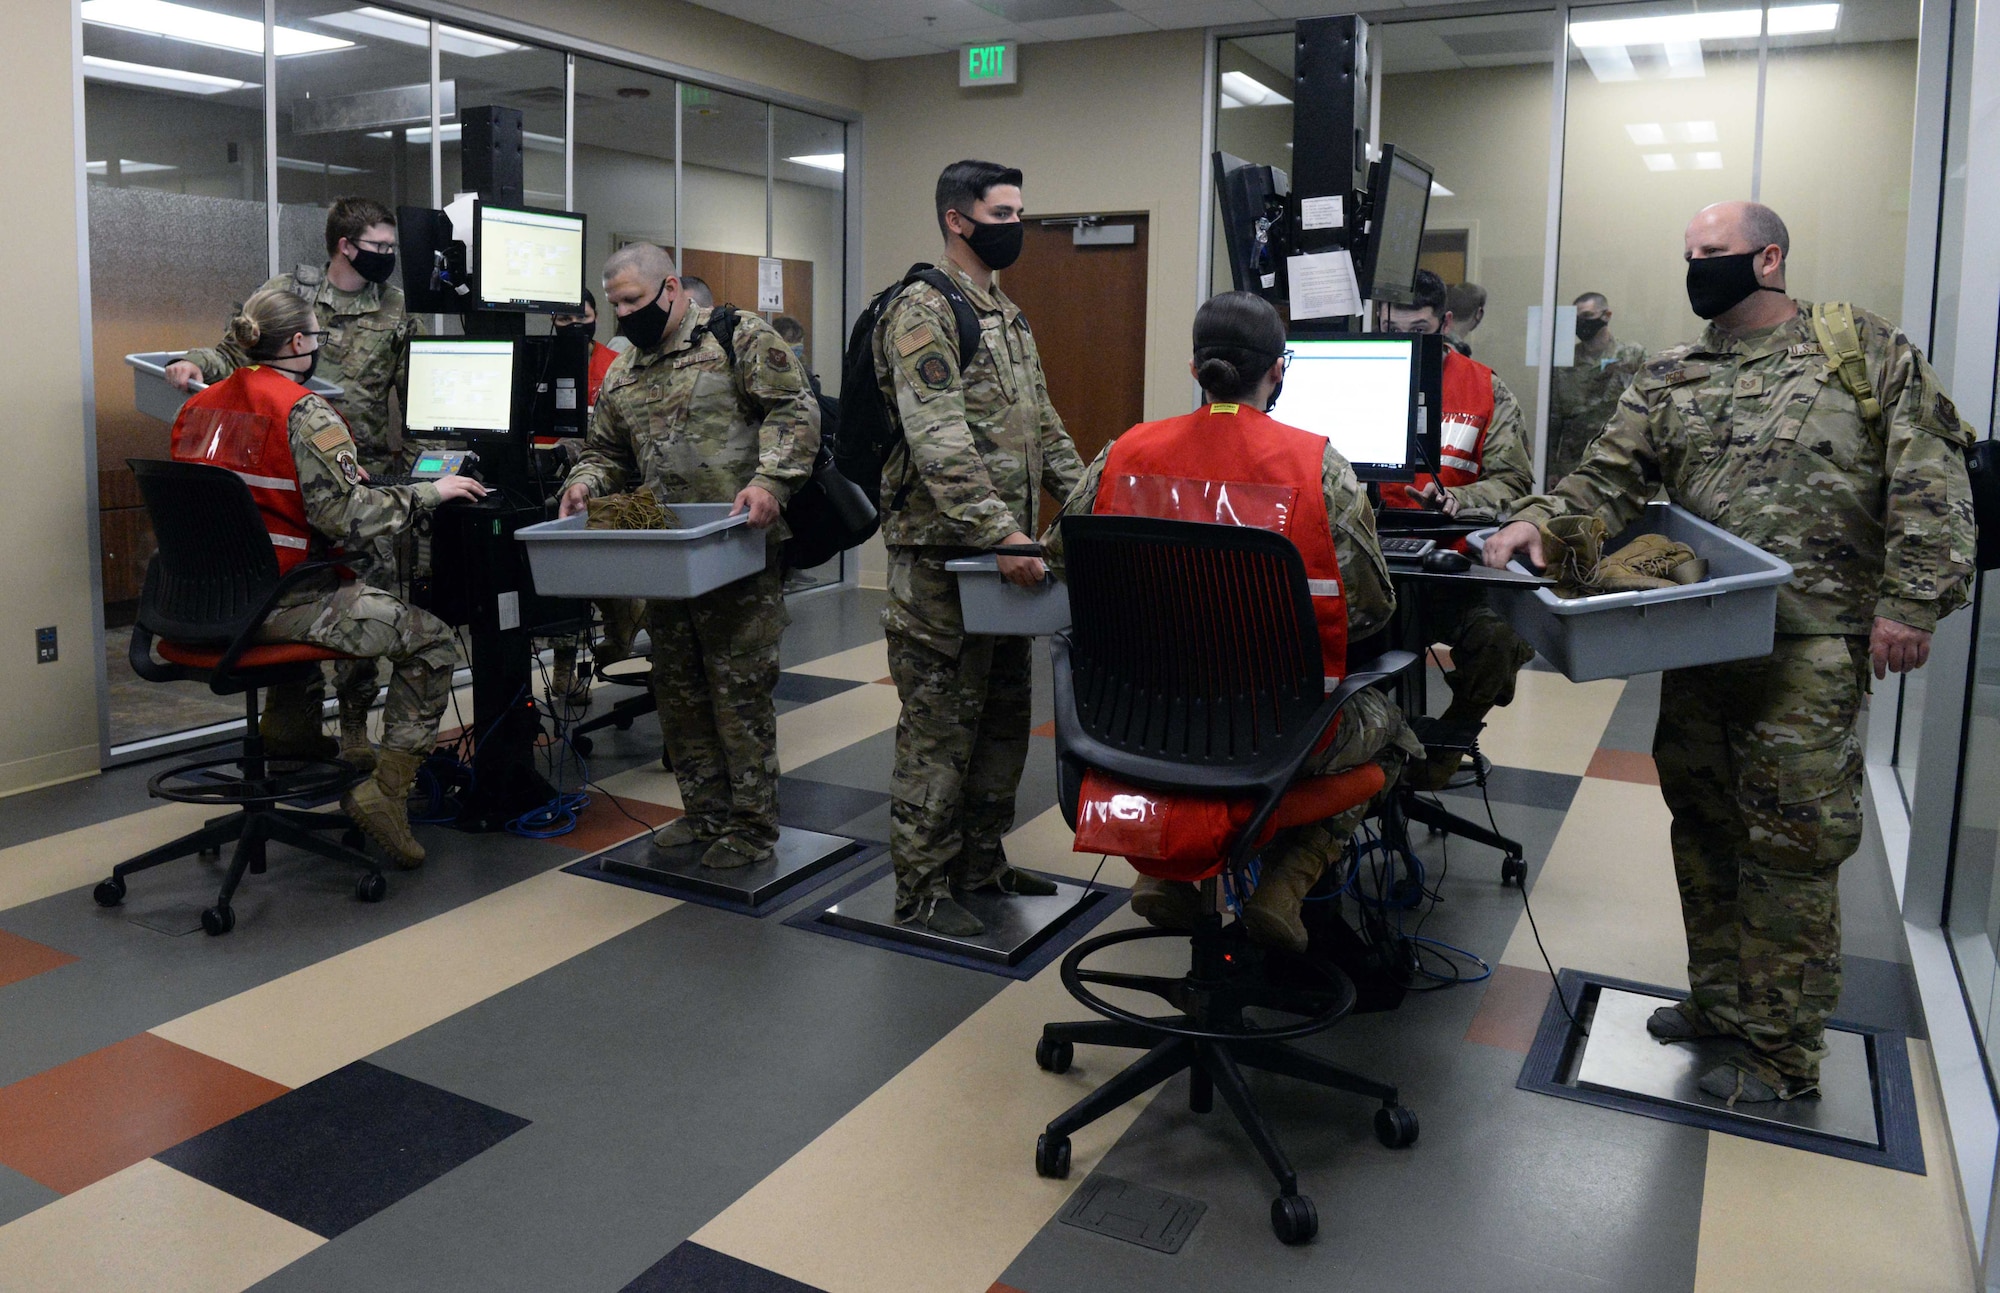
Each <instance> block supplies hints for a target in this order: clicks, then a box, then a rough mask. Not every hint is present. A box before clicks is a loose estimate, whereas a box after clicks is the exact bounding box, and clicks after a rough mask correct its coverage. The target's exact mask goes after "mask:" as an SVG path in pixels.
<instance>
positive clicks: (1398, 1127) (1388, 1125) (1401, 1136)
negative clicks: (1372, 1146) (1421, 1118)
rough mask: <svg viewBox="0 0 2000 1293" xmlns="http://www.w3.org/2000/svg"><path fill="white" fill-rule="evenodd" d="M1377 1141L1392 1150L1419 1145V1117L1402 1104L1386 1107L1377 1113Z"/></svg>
mask: <svg viewBox="0 0 2000 1293" xmlns="http://www.w3.org/2000/svg"><path fill="white" fill-rule="evenodd" d="M1375 1139H1377V1140H1379V1141H1381V1142H1382V1143H1383V1144H1384V1145H1387V1146H1388V1147H1389V1148H1390V1149H1408V1148H1409V1147H1410V1146H1412V1145H1414V1144H1416V1143H1417V1115H1416V1113H1415V1112H1414V1111H1412V1110H1410V1109H1406V1108H1404V1107H1403V1106H1402V1105H1400V1104H1390V1105H1384V1106H1382V1107H1381V1108H1380V1109H1377V1110H1376V1111H1375Z"/></svg>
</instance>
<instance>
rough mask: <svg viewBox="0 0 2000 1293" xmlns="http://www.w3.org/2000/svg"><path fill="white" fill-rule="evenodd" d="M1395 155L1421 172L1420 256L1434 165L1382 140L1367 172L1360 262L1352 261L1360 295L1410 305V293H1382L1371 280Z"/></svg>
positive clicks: (1377, 261) (1412, 299)
mask: <svg viewBox="0 0 2000 1293" xmlns="http://www.w3.org/2000/svg"><path fill="white" fill-rule="evenodd" d="M1399 159H1400V160H1402V161H1405V162H1408V163H1409V164H1410V165H1412V166H1414V167H1416V168H1417V169H1418V170H1420V171H1422V172H1423V173H1424V178H1425V184H1424V213H1423V218H1422V221H1421V223H1420V224H1419V226H1418V229H1417V248H1418V255H1419V257H1420V258H1421V256H1422V254H1423V241H1424V234H1423V231H1424V230H1425V229H1426V228H1429V226H1430V218H1431V192H1430V186H1431V185H1432V184H1433V183H1435V182H1436V180H1437V168H1436V167H1434V166H1432V165H1431V164H1430V163H1429V162H1427V161H1425V160H1424V159H1423V158H1421V157H1418V156H1417V155H1416V154H1414V153H1412V152H1410V151H1409V150H1408V149H1405V148H1402V147H1399V146H1398V145H1396V144H1384V145H1383V146H1382V155H1381V156H1380V157H1378V158H1376V159H1375V164H1374V166H1373V167H1372V168H1371V169H1370V170H1369V172H1368V199H1369V212H1368V233H1367V236H1366V237H1365V238H1364V239H1363V241H1362V245H1361V257H1360V263H1358V264H1357V265H1355V267H1354V274H1355V278H1356V279H1357V280H1358V286H1359V287H1360V289H1361V295H1362V297H1363V299H1365V300H1369V301H1376V302H1383V303H1387V304H1389V305H1413V304H1415V303H1416V302H1415V297H1414V294H1413V293H1411V292H1408V291H1404V290H1402V289H1400V288H1398V289H1393V290H1391V291H1390V292H1389V294H1388V295H1382V294H1381V293H1382V289H1381V286H1380V285H1379V284H1377V283H1376V281H1375V271H1376V269H1377V268H1378V267H1379V265H1380V262H1381V257H1382V235H1383V232H1384V231H1385V230H1386V229H1387V228H1388V224H1387V222H1386V221H1384V220H1383V218H1382V200H1383V197H1384V196H1385V195H1386V194H1387V193H1388V191H1389V175H1390V172H1391V171H1393V170H1394V169H1395V164H1396V162H1397V160H1399ZM1415 277H1416V275H1414V274H1412V275H1411V278H1412V279H1413V280H1414V279H1415Z"/></svg>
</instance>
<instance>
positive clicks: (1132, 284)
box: [1000, 215, 1147, 525]
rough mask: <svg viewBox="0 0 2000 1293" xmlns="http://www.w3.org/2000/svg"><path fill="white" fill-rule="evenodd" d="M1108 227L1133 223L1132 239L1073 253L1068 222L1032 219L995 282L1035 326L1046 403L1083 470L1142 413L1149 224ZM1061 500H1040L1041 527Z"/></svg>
mask: <svg viewBox="0 0 2000 1293" xmlns="http://www.w3.org/2000/svg"><path fill="white" fill-rule="evenodd" d="M1104 223H1106V224H1111V225H1132V226H1134V228H1133V240H1132V242H1131V243H1130V244H1129V245H1124V246H1106V247H1079V246H1077V245H1076V243H1075V239H1074V237H1073V230H1074V227H1075V226H1074V225H1073V224H1043V223H1042V222H1041V221H1040V220H1037V219H1032V218H1031V219H1030V220H1029V221H1028V229H1027V236H1026V238H1025V240H1024V242H1023V245H1022V248H1021V259H1020V261H1019V262H1017V263H1016V264H1015V265H1014V266H1013V267H1011V268H1009V269H1008V270H1006V271H1005V272H1004V273H1002V274H1001V275H1000V285H1001V287H1002V288H1003V289H1005V291H1006V293H1007V295H1008V296H1010V297H1012V298H1013V299H1014V301H1015V303H1016V304H1018V305H1019V306H1020V307H1021V310H1022V312H1023V313H1024V314H1026V315H1027V316H1028V325H1029V326H1030V327H1031V328H1033V329H1034V332H1035V343H1036V345H1037V346H1038V347H1039V348H1040V350H1041V353H1042V367H1043V369H1044V370H1046V371H1047V373H1048V377H1049V398H1050V400H1052V401H1053V402H1054V404H1055V406H1056V412H1058V413H1060V414H1062V419H1063V425H1065V426H1066V427H1068V428H1069V434H1070V438H1071V439H1073V440H1075V441H1076V451H1077V453H1079V454H1081V455H1082V456H1083V461H1084V463H1085V464H1086V465H1088V464H1089V462H1090V460H1091V459H1092V458H1095V457H1096V456H1097V452H1098V450H1100V449H1102V448H1103V447H1104V446H1105V445H1106V444H1108V443H1110V442H1111V440H1112V439H1114V438H1115V437H1117V436H1119V435H1121V434H1123V433H1124V431H1125V430H1126V428H1128V427H1130V426H1132V425H1133V424H1134V423H1136V422H1139V421H1141V420H1143V419H1144V417H1145V407H1146V256H1147V251H1146V217H1145V216H1142V215H1138V216H1125V215H1121V216H1106V217H1104ZM1061 503H1062V500H1061V499H1055V500H1053V501H1050V500H1049V499H1047V498H1044V500H1043V503H1042V519H1041V524H1042V525H1047V524H1048V523H1049V522H1050V521H1051V520H1053V519H1054V518H1055V513H1056V509H1057V508H1058V507H1059V506H1060V505H1061Z"/></svg>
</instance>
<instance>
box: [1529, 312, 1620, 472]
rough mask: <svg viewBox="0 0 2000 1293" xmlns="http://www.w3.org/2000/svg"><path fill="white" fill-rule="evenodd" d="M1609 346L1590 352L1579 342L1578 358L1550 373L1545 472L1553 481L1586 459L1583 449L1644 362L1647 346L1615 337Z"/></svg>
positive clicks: (1609, 417) (1612, 409)
mask: <svg viewBox="0 0 2000 1293" xmlns="http://www.w3.org/2000/svg"><path fill="white" fill-rule="evenodd" d="M1609 349H1610V353H1609V354H1605V355H1599V356H1591V355H1587V354H1585V353H1584V350H1583V347H1582V346H1581V345H1579V346H1578V347H1577V351H1576V362H1575V363H1573V364H1571V365H1570V366H1569V367H1567V368H1557V369H1555V370H1554V371H1552V372H1551V373H1550V374H1549V456H1548V461H1547V462H1546V463H1545V464H1544V466H1545V467H1546V469H1547V470H1546V472H1545V474H1544V475H1543V477H1542V478H1543V479H1544V480H1546V481H1548V482H1549V483H1550V485H1552V486H1553V485H1554V484H1555V482H1557V481H1559V480H1561V479H1562V478H1563V477H1564V476H1567V475H1569V474H1570V473H1571V472H1573V471H1575V470H1576V465H1577V464H1578V463H1580V462H1582V461H1583V454H1584V451H1585V450H1586V449H1588V448H1590V442H1591V441H1592V440H1594V439H1596V438H1597V433H1598V432H1599V431H1602V430H1603V429H1604V424H1605V423H1606V422H1609V421H1610V420H1611V414H1612V413H1613V412H1614V411H1615V410H1616V409H1617V408H1618V397H1619V396H1620V395H1623V394H1624V393H1625V388H1626V387H1627V386H1629V385H1631V383H1632V379H1633V378H1634V377H1637V376H1638V375H1639V368H1640V366H1641V365H1643V364H1644V363H1645V362H1646V352H1645V351H1644V350H1642V349H1640V348H1639V347H1638V346H1636V345H1634V344H1633V343H1631V342H1629V341H1628V342H1625V343H1624V344H1622V345H1620V344H1617V343H1615V342H1614V343H1613V345H1612V346H1611V347H1610V348H1609Z"/></svg>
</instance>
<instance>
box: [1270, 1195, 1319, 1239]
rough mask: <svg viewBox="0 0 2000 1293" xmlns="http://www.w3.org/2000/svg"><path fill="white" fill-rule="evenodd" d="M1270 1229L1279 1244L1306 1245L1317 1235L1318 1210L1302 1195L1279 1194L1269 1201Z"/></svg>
mask: <svg viewBox="0 0 2000 1293" xmlns="http://www.w3.org/2000/svg"><path fill="white" fill-rule="evenodd" d="M1271 1229H1272V1231H1274V1232H1275V1233H1276V1234H1277V1236H1278V1242H1279V1243H1281V1244H1308V1243H1311V1242H1312V1238H1313V1236H1314V1235H1316V1234H1318V1233H1319V1210H1318V1209H1316V1208H1314V1207H1313V1201H1312V1200H1311V1199H1308V1198H1307V1197H1306V1196H1305V1195H1303V1194H1281V1195H1279V1196H1278V1197H1277V1198H1275V1199H1273V1200H1271Z"/></svg>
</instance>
